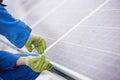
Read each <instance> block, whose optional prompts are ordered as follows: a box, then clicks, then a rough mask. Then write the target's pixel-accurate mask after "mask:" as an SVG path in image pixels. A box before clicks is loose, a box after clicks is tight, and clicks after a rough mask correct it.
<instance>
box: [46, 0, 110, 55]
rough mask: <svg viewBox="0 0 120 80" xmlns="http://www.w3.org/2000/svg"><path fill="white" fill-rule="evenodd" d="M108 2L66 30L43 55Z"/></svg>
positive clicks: (107, 0)
mask: <svg viewBox="0 0 120 80" xmlns="http://www.w3.org/2000/svg"><path fill="white" fill-rule="evenodd" d="M109 1H110V0H106V1H105V2H103V3H102V4H101V5H100V6H98V7H97V8H96V9H95V10H93V11H92V12H91V13H89V14H88V15H87V16H86V17H84V18H83V19H82V20H81V21H80V22H78V23H77V24H76V25H75V26H74V27H72V28H71V29H70V30H68V31H67V32H66V33H65V34H63V36H61V37H60V38H58V39H57V40H56V41H55V42H54V43H53V44H51V45H50V46H49V47H48V48H47V49H46V50H45V53H46V52H47V51H49V49H51V48H52V47H54V46H55V45H56V44H57V43H58V42H60V41H61V40H62V39H63V38H65V37H66V36H67V35H68V34H69V33H71V32H72V31H73V30H75V29H76V28H77V27H78V26H79V25H80V24H82V23H83V22H84V21H86V20H87V19H88V18H89V17H91V16H92V15H94V14H95V13H96V12H97V11H98V10H100V9H101V8H102V7H103V6H104V5H106V4H107V3H108V2H109Z"/></svg>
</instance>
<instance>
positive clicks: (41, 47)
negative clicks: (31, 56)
mask: <svg viewBox="0 0 120 80" xmlns="http://www.w3.org/2000/svg"><path fill="white" fill-rule="evenodd" d="M32 45H33V46H34V48H35V49H36V50H37V52H38V53H39V54H42V53H43V52H44V51H45V49H46V42H45V40H44V39H43V38H41V37H40V36H38V35H35V34H31V36H30V38H29V39H28V41H27V42H26V44H25V47H26V48H27V50H28V51H29V52H32V50H33V49H32Z"/></svg>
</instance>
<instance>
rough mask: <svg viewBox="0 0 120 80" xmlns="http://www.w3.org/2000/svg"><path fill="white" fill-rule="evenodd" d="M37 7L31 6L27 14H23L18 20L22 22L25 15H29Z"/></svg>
mask: <svg viewBox="0 0 120 80" xmlns="http://www.w3.org/2000/svg"><path fill="white" fill-rule="evenodd" d="M37 4H39V3H37ZM37 7H39V5H35V6H33V7H32V8H31V9H30V10H29V11H28V12H26V13H25V15H23V16H20V17H19V19H21V20H24V18H25V17H26V16H27V15H29V14H30V13H31V12H32V11H33V10H34V9H36V8H37Z"/></svg>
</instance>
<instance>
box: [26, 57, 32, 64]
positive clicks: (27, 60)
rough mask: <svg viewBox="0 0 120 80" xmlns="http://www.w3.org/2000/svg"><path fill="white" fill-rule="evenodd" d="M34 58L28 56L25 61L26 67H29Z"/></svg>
mask: <svg viewBox="0 0 120 80" xmlns="http://www.w3.org/2000/svg"><path fill="white" fill-rule="evenodd" d="M31 57H32V56H28V57H27V58H26V60H25V65H27V66H28V65H29V59H30V58H31Z"/></svg>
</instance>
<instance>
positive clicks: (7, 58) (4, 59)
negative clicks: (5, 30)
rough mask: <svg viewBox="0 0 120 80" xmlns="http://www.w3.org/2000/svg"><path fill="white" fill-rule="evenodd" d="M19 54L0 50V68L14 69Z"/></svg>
mask: <svg viewBox="0 0 120 80" xmlns="http://www.w3.org/2000/svg"><path fill="white" fill-rule="evenodd" d="M18 59H19V57H18V56H16V55H13V54H12V53H10V52H7V51H0V70H9V69H14V67H15V65H16V62H17V60H18Z"/></svg>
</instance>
